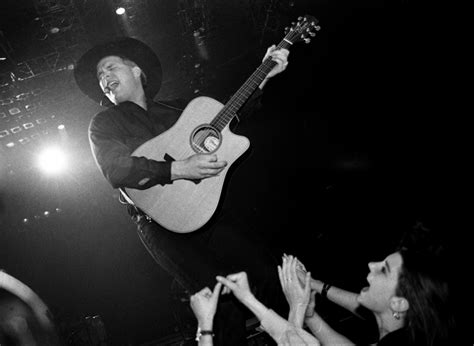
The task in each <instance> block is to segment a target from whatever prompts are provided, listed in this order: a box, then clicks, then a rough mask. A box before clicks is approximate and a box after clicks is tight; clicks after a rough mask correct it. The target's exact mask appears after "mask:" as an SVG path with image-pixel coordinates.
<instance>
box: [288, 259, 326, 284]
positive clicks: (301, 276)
mask: <svg viewBox="0 0 474 346" xmlns="http://www.w3.org/2000/svg"><path fill="white" fill-rule="evenodd" d="M285 257H286V258H288V256H287V255H286V254H284V255H283V258H285ZM295 259H296V258H295ZM306 274H307V271H306V267H305V266H304V264H303V263H301V261H300V260H299V259H296V275H297V276H298V280H299V281H300V283H301V284H302V285H304V283H305V280H306ZM310 286H311V290H314V291H316V293H321V290H322V289H323V282H322V281H320V280H316V279H314V278H311V280H310Z"/></svg>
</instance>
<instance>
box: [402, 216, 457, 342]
mask: <svg viewBox="0 0 474 346" xmlns="http://www.w3.org/2000/svg"><path fill="white" fill-rule="evenodd" d="M398 252H399V253H400V255H401V256H402V259H403V265H402V268H401V271H400V274H399V277H398V285H397V289H396V295H397V296H400V297H404V298H405V299H407V300H408V303H409V305H410V307H409V309H408V311H407V313H406V317H405V325H406V326H407V328H408V332H409V333H410V336H411V338H412V342H413V344H415V345H439V344H445V343H446V342H447V341H448V340H449V333H450V331H451V330H452V328H453V327H454V318H453V315H452V313H451V309H450V308H451V307H450V304H449V302H448V297H449V289H448V278H447V270H446V267H447V264H446V261H445V259H444V258H443V257H444V254H443V248H442V245H441V244H439V243H437V241H436V240H435V239H434V238H431V236H430V230H428V229H427V228H425V227H423V226H422V225H421V224H419V225H417V226H416V227H415V228H414V229H413V231H412V232H410V233H408V234H406V235H405V237H404V238H403V239H402V242H401V243H400V246H399V249H398Z"/></svg>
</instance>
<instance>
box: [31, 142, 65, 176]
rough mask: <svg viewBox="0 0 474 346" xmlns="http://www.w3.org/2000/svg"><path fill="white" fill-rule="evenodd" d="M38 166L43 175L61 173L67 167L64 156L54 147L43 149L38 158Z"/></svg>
mask: <svg viewBox="0 0 474 346" xmlns="http://www.w3.org/2000/svg"><path fill="white" fill-rule="evenodd" d="M38 165H39V167H40V168H41V170H43V171H44V172H45V173H48V174H58V173H61V172H63V171H64V170H65V169H66V166H67V159H66V155H65V154H64V153H63V152H62V151H61V149H59V148H56V147H52V148H48V149H45V150H44V151H43V152H42V153H41V154H40V155H39V157H38Z"/></svg>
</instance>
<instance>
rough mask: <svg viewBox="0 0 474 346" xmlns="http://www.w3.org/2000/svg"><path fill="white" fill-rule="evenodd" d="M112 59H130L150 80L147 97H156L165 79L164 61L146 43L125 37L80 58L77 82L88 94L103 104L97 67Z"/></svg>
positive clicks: (96, 47)
mask: <svg viewBox="0 0 474 346" xmlns="http://www.w3.org/2000/svg"><path fill="white" fill-rule="evenodd" d="M111 55H115V56H120V57H123V58H127V59H129V60H131V61H133V62H134V63H135V64H137V65H138V66H139V67H140V68H141V69H142V71H143V72H144V73H145V76H146V81H147V82H146V86H145V94H146V96H147V97H149V98H153V97H155V95H156V94H157V93H158V91H159V90H160V86H161V79H162V70H161V63H160V60H159V59H158V57H157V56H156V54H155V53H154V52H153V50H152V49H151V48H150V47H148V46H147V45H146V44H145V43H143V42H141V41H139V40H137V39H134V38H131V37H121V38H118V39H114V40H112V41H108V42H105V43H101V44H99V45H96V46H94V47H92V48H91V49H89V50H88V51H87V52H86V53H84V55H82V56H81V57H80V58H79V60H78V61H77V63H76V66H75V68H74V78H75V80H76V84H77V85H78V87H79V89H81V91H82V92H83V93H84V94H86V95H87V96H89V97H90V98H91V99H92V100H94V101H95V102H97V103H100V104H102V101H104V93H103V91H102V89H101V88H100V86H99V81H98V79H97V64H98V62H99V61H100V60H101V59H102V58H105V57H106V56H111Z"/></svg>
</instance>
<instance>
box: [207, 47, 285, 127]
mask: <svg viewBox="0 0 474 346" xmlns="http://www.w3.org/2000/svg"><path fill="white" fill-rule="evenodd" d="M291 44H292V43H291V42H290V41H289V40H287V39H286V38H284V39H283V40H282V41H281V42H280V43H279V44H278V46H277V47H276V49H281V48H285V49H289V47H290V45H291ZM275 65H276V62H275V61H273V60H272V58H271V57H268V58H266V59H265V60H264V61H263V62H262V63H261V64H260V66H259V67H258V68H257V69H256V70H255V72H254V73H252V75H251V76H250V77H249V78H248V79H247V80H246V81H245V83H244V84H243V85H242V86H241V87H240V88H239V90H237V92H236V93H235V94H234V95H233V96H232V97H231V98H230V100H229V101H228V102H227V103H226V104H225V106H224V108H222V110H221V111H220V112H219V114H217V115H216V117H215V118H214V120H213V121H212V122H211V125H212V126H214V127H215V128H217V129H218V130H219V131H222V130H223V129H224V127H226V126H227V124H229V123H230V121H231V120H232V119H233V118H234V117H235V116H236V114H237V112H238V111H239V109H240V108H241V107H242V106H243V104H244V103H245V101H247V99H248V98H249V97H250V95H252V93H253V92H254V91H255V89H257V87H258V86H259V85H260V84H261V83H262V82H263V81H264V79H265V77H267V75H268V74H269V73H270V71H271V70H272V69H273V67H274V66H275Z"/></svg>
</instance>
